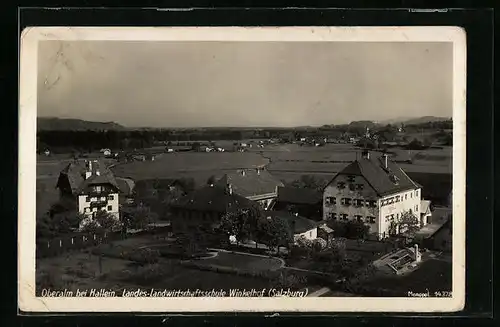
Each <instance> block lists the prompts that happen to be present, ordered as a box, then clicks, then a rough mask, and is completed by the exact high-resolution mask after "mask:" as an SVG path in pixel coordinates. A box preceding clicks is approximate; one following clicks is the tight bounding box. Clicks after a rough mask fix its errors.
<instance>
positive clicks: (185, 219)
mask: <svg viewBox="0 0 500 327" xmlns="http://www.w3.org/2000/svg"><path fill="white" fill-rule="evenodd" d="M252 208H253V209H255V210H259V205H258V204H257V203H256V202H254V201H251V200H248V199H247V198H245V197H243V196H241V195H238V194H236V193H234V192H233V189H232V187H231V185H230V184H227V185H222V184H221V183H219V184H217V185H207V186H204V187H202V188H200V189H197V190H194V191H193V192H191V193H189V194H187V195H185V196H183V197H181V198H180V199H178V200H177V201H175V202H174V203H172V204H171V206H170V210H171V214H172V215H171V217H172V221H171V223H172V228H173V230H174V231H175V232H184V231H189V230H191V231H192V230H196V229H203V230H207V231H212V230H214V229H217V228H218V227H219V225H220V221H221V218H222V217H223V216H224V215H225V214H227V213H231V212H236V211H238V210H242V209H252Z"/></svg>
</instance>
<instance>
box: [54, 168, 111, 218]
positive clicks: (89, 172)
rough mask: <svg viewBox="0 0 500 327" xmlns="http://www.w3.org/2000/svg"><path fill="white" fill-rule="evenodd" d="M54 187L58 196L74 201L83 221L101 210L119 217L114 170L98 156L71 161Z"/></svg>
mask: <svg viewBox="0 0 500 327" xmlns="http://www.w3.org/2000/svg"><path fill="white" fill-rule="evenodd" d="M56 188H58V189H59V196H60V197H61V198H67V199H68V198H69V199H72V200H74V201H75V204H76V207H77V211H78V212H79V213H80V214H83V215H85V217H86V218H87V219H85V220H84V221H83V222H82V224H83V225H84V224H85V223H87V222H90V221H92V219H93V217H95V215H96V213H97V212H98V211H100V210H103V211H105V212H107V213H109V214H110V215H111V216H113V217H115V218H116V219H117V220H118V219H119V217H120V213H119V209H120V208H119V197H118V195H119V193H120V189H119V186H118V183H117V182H116V179H115V177H114V175H113V173H112V172H111V171H110V170H109V169H108V168H107V167H106V166H105V165H104V164H102V163H101V162H100V161H98V160H85V161H84V162H81V161H74V162H71V163H70V164H68V165H67V166H66V167H65V168H64V169H63V170H62V171H61V173H60V174H59V179H58V180H57V185H56Z"/></svg>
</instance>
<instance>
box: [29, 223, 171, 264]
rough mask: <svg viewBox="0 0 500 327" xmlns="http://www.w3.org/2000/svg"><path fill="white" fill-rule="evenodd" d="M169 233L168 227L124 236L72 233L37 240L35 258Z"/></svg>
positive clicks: (111, 233) (107, 233)
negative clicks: (130, 238) (104, 243)
mask: <svg viewBox="0 0 500 327" xmlns="http://www.w3.org/2000/svg"><path fill="white" fill-rule="evenodd" d="M170 231H171V228H170V226H159V227H155V228H154V229H150V230H141V231H135V233H133V234H130V233H127V234H126V235H124V234H123V233H122V232H97V233H72V234H67V235H62V236H59V237H55V238H52V239H37V242H36V256H37V257H38V258H46V257H53V256H57V255H60V254H62V253H65V252H68V251H73V250H81V249H85V248H89V247H92V246H96V245H98V244H100V243H103V242H111V241H116V240H120V239H123V238H124V237H127V238H128V237H135V236H143V235H154V234H161V233H167V234H168V233H170Z"/></svg>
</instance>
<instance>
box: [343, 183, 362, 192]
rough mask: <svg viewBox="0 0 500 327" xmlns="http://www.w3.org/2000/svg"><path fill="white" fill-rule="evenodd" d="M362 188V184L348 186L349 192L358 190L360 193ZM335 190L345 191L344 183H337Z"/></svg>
mask: <svg viewBox="0 0 500 327" xmlns="http://www.w3.org/2000/svg"><path fill="white" fill-rule="evenodd" d="M363 187H364V185H363V184H352V183H351V184H349V190H351V191H355V190H358V191H362V190H363ZM337 188H338V189H341V190H342V189H345V188H346V183H345V182H338V183H337Z"/></svg>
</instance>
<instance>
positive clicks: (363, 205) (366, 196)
mask: <svg viewBox="0 0 500 327" xmlns="http://www.w3.org/2000/svg"><path fill="white" fill-rule="evenodd" d="M350 185H354V188H351V187H350ZM345 199H349V201H348V202H345ZM379 208H380V204H379V198H378V196H377V193H376V192H375V190H374V189H373V188H372V187H371V186H370V185H369V184H368V182H367V181H366V179H365V178H364V177H363V176H353V178H351V179H349V177H348V176H346V175H338V176H337V177H336V178H334V179H333V180H332V181H331V182H330V183H329V184H328V185H327V187H326V188H325V190H324V192H323V220H332V219H333V220H337V221H340V222H347V221H349V220H357V219H358V218H359V219H360V220H362V221H363V222H364V223H365V224H367V225H368V226H369V227H370V233H379V229H380V226H379V224H378V220H379Z"/></svg>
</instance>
